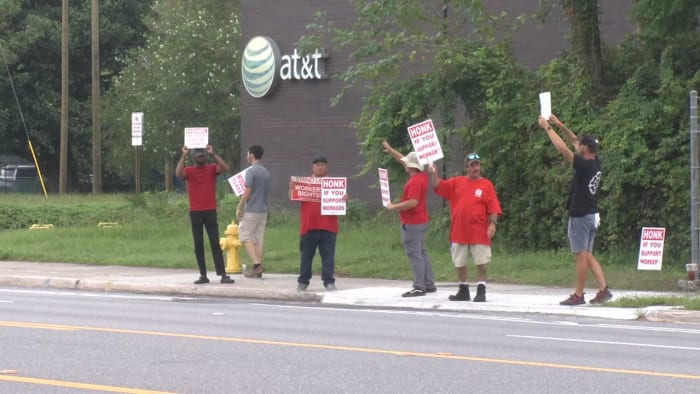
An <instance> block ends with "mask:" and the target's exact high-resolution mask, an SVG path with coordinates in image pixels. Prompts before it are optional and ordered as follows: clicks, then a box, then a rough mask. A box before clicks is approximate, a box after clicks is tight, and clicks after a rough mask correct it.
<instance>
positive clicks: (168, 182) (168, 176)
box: [164, 159, 175, 192]
mask: <svg viewBox="0 0 700 394" xmlns="http://www.w3.org/2000/svg"><path fill="white" fill-rule="evenodd" d="M164 172H165V191H167V192H172V191H173V190H174V189H175V186H174V185H173V176H174V175H175V170H174V169H173V161H172V160H170V159H165V171H164Z"/></svg>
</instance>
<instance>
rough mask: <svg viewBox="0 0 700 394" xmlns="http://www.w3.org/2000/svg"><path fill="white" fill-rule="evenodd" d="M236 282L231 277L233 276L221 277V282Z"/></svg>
mask: <svg viewBox="0 0 700 394" xmlns="http://www.w3.org/2000/svg"><path fill="white" fill-rule="evenodd" d="M235 282H236V281H235V280H233V279H231V277H230V276H228V275H226V276H222V277H221V283H235Z"/></svg>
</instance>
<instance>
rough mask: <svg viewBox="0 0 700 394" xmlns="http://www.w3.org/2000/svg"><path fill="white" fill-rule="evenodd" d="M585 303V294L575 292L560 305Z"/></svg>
mask: <svg viewBox="0 0 700 394" xmlns="http://www.w3.org/2000/svg"><path fill="white" fill-rule="evenodd" d="M584 294H585V293H584ZM585 303H586V299H585V298H584V296H583V294H581V295H580V296H579V295H578V294H576V293H574V294H572V295H570V296H569V298H567V299H565V300H564V301H562V302H560V303H559V305H572V306H573V305H583V304H585Z"/></svg>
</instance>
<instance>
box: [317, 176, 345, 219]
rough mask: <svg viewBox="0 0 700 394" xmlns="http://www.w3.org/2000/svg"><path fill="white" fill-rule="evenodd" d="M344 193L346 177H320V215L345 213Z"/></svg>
mask: <svg viewBox="0 0 700 394" xmlns="http://www.w3.org/2000/svg"><path fill="white" fill-rule="evenodd" d="M346 193H347V180H346V178H344V177H338V178H332V177H324V178H321V215H345V211H346V209H347V207H346V205H347V204H346V202H345V198H344V197H345V194H346Z"/></svg>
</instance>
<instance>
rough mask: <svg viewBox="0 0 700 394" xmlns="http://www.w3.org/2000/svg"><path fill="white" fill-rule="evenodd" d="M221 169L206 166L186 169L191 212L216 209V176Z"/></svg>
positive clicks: (213, 165) (212, 165)
mask: <svg viewBox="0 0 700 394" xmlns="http://www.w3.org/2000/svg"><path fill="white" fill-rule="evenodd" d="M218 170H219V167H218V166H217V165H216V164H205V165H203V166H202V167H199V166H189V167H185V170H184V171H185V180H186V181H187V195H188V197H189V199H190V211H210V210H212V209H216V176H217V175H218V174H217V171H218Z"/></svg>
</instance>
